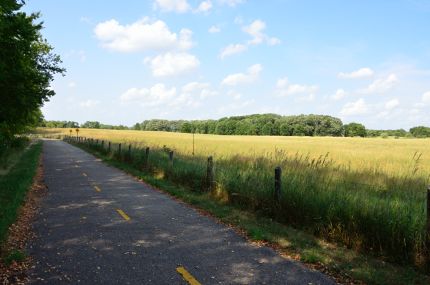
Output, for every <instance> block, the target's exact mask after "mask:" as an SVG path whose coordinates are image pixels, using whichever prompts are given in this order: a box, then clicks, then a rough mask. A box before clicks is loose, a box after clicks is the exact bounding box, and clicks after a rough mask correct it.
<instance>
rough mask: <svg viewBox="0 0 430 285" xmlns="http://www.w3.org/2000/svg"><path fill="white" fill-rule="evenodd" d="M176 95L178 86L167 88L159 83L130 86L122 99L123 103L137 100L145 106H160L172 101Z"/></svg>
mask: <svg viewBox="0 0 430 285" xmlns="http://www.w3.org/2000/svg"><path fill="white" fill-rule="evenodd" d="M175 96H176V88H174V87H173V88H170V89H169V88H167V87H166V86H164V84H162V83H157V84H155V85H154V86H152V87H151V88H141V89H139V88H130V89H128V90H127V91H125V92H124V93H123V94H122V95H121V96H120V100H121V102H122V103H130V102H137V103H141V104H142V105H145V106H158V105H162V104H166V103H169V102H172V100H173V99H174V98H175Z"/></svg>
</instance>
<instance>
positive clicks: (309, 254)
mask: <svg viewBox="0 0 430 285" xmlns="http://www.w3.org/2000/svg"><path fill="white" fill-rule="evenodd" d="M80 147H81V148H83V149H85V150H87V151H89V152H91V153H93V154H95V155H96V156H98V157H100V158H102V159H103V160H104V161H105V162H106V163H108V164H110V165H112V166H115V167H117V168H120V169H122V170H124V171H126V172H127V173H129V174H131V175H133V176H135V177H138V178H140V179H142V180H144V181H145V182H146V183H148V184H150V185H152V186H154V187H156V188H158V189H161V190H162V191H164V192H167V193H168V194H170V195H172V196H174V197H176V198H178V199H179V200H182V201H184V202H186V203H188V204H191V205H193V206H195V207H197V208H198V209H201V210H203V211H204V212H206V213H209V214H210V215H212V216H214V217H216V218H217V219H219V220H220V221H221V222H223V223H225V224H227V225H231V226H233V227H234V228H236V229H237V230H238V231H240V232H241V233H243V234H245V235H246V236H247V237H248V238H249V239H250V240H251V241H253V242H257V243H264V244H268V245H271V246H273V247H274V248H276V249H277V250H278V251H279V252H280V253H281V254H283V255H285V256H287V257H289V258H292V259H296V260H300V261H302V262H304V263H306V264H308V265H309V266H310V267H314V268H317V269H319V270H321V271H323V272H326V273H328V274H329V275H332V276H334V277H335V278H337V279H338V281H339V282H340V283H348V284H351V283H352V284H354V283H366V284H430V278H429V277H428V276H426V275H424V274H422V273H420V272H418V271H416V270H415V269H413V268H412V267H406V266H405V267H402V266H398V265H393V264H389V263H386V262H384V261H381V260H379V259H375V258H373V257H371V256H367V255H364V254H359V253H357V252H356V251H353V250H350V249H347V248H345V247H343V246H339V245H336V244H333V243H328V242H326V241H324V240H322V239H318V238H316V237H315V236H313V235H311V234H308V233H306V232H303V231H299V230H296V229H294V228H292V227H290V226H287V225H283V224H280V223H277V222H275V221H273V220H272V219H268V218H266V217H263V216H260V215H259V214H258V213H253V212H249V211H246V210H243V209H241V208H239V207H237V206H233V205H231V204H227V203H225V202H222V201H220V200H219V199H216V198H215V197H213V196H212V195H211V194H208V193H199V192H195V191H191V190H190V189H188V188H186V187H183V186H180V185H177V184H174V183H172V182H171V181H168V180H167V179H165V178H164V177H163V176H157V175H152V174H150V173H146V172H142V171H140V170H137V169H136V168H134V167H132V166H131V165H129V164H127V163H126V162H121V161H118V160H115V159H113V158H112V157H110V156H106V155H103V154H101V153H99V152H97V151H94V150H91V149H88V148H86V147H84V146H82V145H80Z"/></svg>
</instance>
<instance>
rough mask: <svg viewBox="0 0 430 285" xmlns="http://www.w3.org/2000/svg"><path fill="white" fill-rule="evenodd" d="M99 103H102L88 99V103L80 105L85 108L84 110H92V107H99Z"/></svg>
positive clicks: (84, 102)
mask: <svg viewBox="0 0 430 285" xmlns="http://www.w3.org/2000/svg"><path fill="white" fill-rule="evenodd" d="M99 103H100V101H98V100H92V99H88V100H86V101H83V102H81V103H79V105H80V106H81V107H84V108H92V107H95V106H97V105H98V104H99Z"/></svg>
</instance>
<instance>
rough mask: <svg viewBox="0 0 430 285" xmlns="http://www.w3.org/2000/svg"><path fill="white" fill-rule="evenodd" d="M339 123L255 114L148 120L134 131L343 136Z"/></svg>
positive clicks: (311, 117)
mask: <svg viewBox="0 0 430 285" xmlns="http://www.w3.org/2000/svg"><path fill="white" fill-rule="evenodd" d="M342 126H343V125H342V121H341V120H340V119H338V118H334V117H330V116H324V115H299V116H280V115H276V114H254V115H248V116H235V117H228V118H221V119H219V120H194V121H184V120H179V121H168V120H147V121H143V122H142V123H141V124H136V125H135V127H134V129H138V128H139V129H140V130H144V131H166V132H182V133H192V132H196V133H200V134H219V135H260V136H279V135H281V136H292V135H294V136H342V130H343V129H342Z"/></svg>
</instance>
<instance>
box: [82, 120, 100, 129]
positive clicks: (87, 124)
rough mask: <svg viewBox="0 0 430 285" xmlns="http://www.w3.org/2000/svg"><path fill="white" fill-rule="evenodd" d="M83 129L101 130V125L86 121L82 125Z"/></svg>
mask: <svg viewBox="0 0 430 285" xmlns="http://www.w3.org/2000/svg"><path fill="white" fill-rule="evenodd" d="M81 128H88V129H100V123H99V122H97V121H86V122H85V123H83V124H82V125H81Z"/></svg>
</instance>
